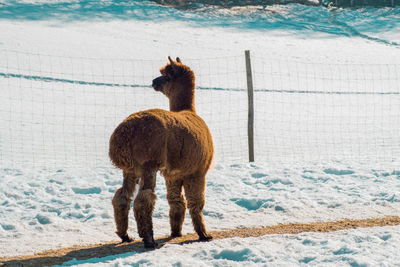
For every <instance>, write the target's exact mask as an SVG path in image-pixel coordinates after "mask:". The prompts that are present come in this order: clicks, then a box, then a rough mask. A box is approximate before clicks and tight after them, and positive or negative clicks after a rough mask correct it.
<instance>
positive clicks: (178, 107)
mask: <svg viewBox="0 0 400 267" xmlns="http://www.w3.org/2000/svg"><path fill="white" fill-rule="evenodd" d="M179 86H180V88H175V90H173V91H174V92H176V95H174V96H172V97H169V110H170V111H175V112H178V111H182V110H190V111H193V112H195V111H196V110H195V107H194V89H195V83H194V77H189V78H186V79H185V82H181V83H180V85H179Z"/></svg>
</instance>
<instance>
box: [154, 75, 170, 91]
mask: <svg viewBox="0 0 400 267" xmlns="http://www.w3.org/2000/svg"><path fill="white" fill-rule="evenodd" d="M170 80H171V79H170V78H169V77H168V76H160V77H157V78H155V79H154V80H153V83H152V85H151V86H153V88H154V90H156V91H162V88H163V86H164V84H166V83H167V82H169V81H170Z"/></svg>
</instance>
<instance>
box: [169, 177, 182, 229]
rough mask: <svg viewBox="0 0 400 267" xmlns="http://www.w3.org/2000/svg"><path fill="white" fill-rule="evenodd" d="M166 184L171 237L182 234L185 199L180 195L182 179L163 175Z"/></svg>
mask: <svg viewBox="0 0 400 267" xmlns="http://www.w3.org/2000/svg"><path fill="white" fill-rule="evenodd" d="M165 183H166V186H167V199H168V204H169V207H170V209H169V222H170V225H171V237H179V236H182V225H183V221H184V220H185V212H186V200H185V198H184V196H183V195H182V186H183V181H182V180H174V179H173V178H171V177H165Z"/></svg>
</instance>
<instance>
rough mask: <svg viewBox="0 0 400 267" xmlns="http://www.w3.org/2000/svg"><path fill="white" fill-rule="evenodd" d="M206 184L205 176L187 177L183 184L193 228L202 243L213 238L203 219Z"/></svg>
mask: <svg viewBox="0 0 400 267" xmlns="http://www.w3.org/2000/svg"><path fill="white" fill-rule="evenodd" d="M205 183H206V179H205V177H204V176H193V177H187V178H186V179H185V180H184V184H183V186H184V188H185V196H186V199H187V204H188V208H189V213H190V217H191V218H192V223H193V227H194V230H195V231H196V233H197V234H198V235H199V239H200V240H202V241H207V240H210V239H212V236H211V235H209V234H207V232H206V226H205V224H204V218H203V208H204V203H205V196H204V190H205Z"/></svg>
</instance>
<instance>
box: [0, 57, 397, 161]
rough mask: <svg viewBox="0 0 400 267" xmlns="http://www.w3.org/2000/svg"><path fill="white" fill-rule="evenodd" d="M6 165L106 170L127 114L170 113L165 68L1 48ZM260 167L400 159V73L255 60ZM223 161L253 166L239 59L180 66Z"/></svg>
mask: <svg viewBox="0 0 400 267" xmlns="http://www.w3.org/2000/svg"><path fill="white" fill-rule="evenodd" d="M0 58H1V59H2V60H1V61H0V88H1V89H0V90H1V98H0V165H1V166H4V167H16V166H37V167H40V166H52V167H59V166H60V167H62V166H66V165H70V166H93V167H96V166H107V165H110V162H109V160H108V156H107V153H108V140H109V137H110V135H111V133H112V132H113V130H114V128H115V127H116V126H117V125H118V124H119V123H120V122H121V121H122V120H123V119H124V118H126V117H127V116H128V115H130V114H131V113H134V112H136V111H139V110H144V109H148V108H163V109H168V101H167V98H166V97H165V96H163V95H162V94H160V93H157V92H155V91H154V90H153V89H152V88H151V86H150V84H151V81H152V79H153V78H154V77H156V76H158V75H159V73H158V69H159V68H160V67H161V66H162V65H164V64H166V59H161V60H138V59H106V58H83V57H64V56H55V55H44V54H35V53H26V52H20V51H11V50H0ZM251 60H252V69H253V72H252V73H253V81H254V118H255V120H254V123H255V124H254V133H255V134H254V142H255V148H254V150H255V151H254V153H255V160H256V161H265V162H273V161H274V162H275V161H277V162H294V161H295V162H304V161H316V162H321V161H332V160H339V161H375V162H398V161H399V160H400V85H399V84H400V81H399V79H400V66H399V65H396V64H387V65H385V64H376V65H374V64H372V65H371V64H369V65H363V64H330V63H316V62H307V61H304V62H302V61H293V60H288V59H281V58H267V57H264V56H263V55H261V54H253V55H252V57H251ZM183 63H184V64H187V65H189V66H190V67H191V68H192V69H193V70H194V72H195V74H196V85H197V87H196V88H197V91H196V110H197V112H198V113H199V115H200V116H202V117H203V118H204V119H205V121H206V122H207V123H208V125H209V127H210V130H211V132H212V134H213V137H214V142H215V148H216V161H242V162H245V161H247V160H248V153H249V151H248V143H247V142H248V136H247V133H248V132H247V127H248V94H247V85H246V66H245V59H244V54H243V55H237V56H230V57H220V58H210V59H205V58H203V59H183Z"/></svg>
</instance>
